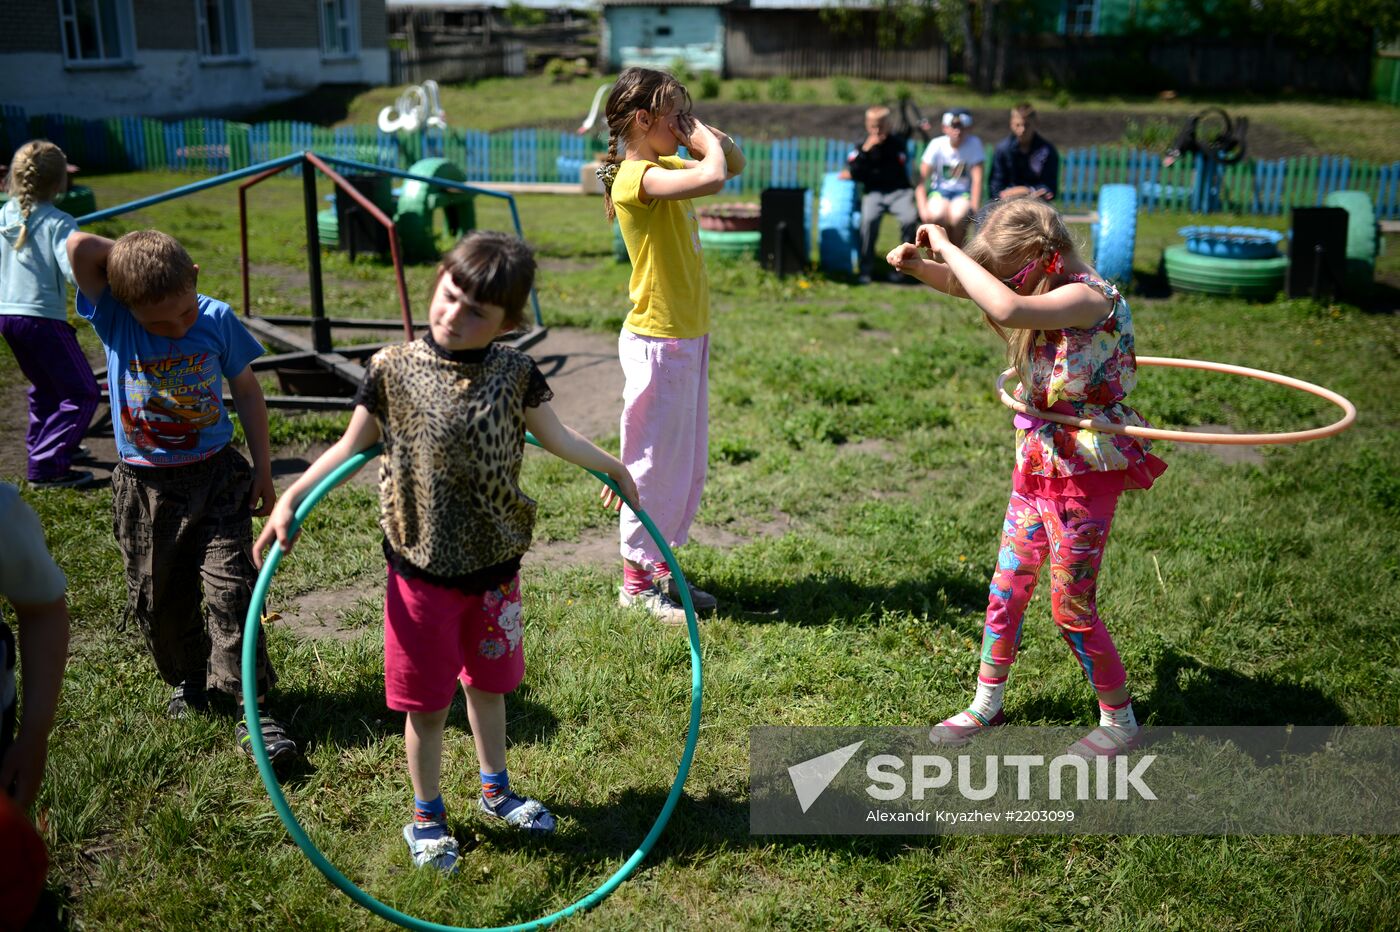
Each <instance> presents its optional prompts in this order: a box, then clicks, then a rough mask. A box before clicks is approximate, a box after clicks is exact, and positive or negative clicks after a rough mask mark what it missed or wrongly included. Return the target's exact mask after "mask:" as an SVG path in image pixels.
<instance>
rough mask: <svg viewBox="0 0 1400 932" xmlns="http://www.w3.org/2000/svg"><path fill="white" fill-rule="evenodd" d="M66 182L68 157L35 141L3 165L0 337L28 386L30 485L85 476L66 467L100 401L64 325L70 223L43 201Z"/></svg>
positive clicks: (74, 481)
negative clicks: (7, 167) (5, 171)
mask: <svg viewBox="0 0 1400 932" xmlns="http://www.w3.org/2000/svg"><path fill="white" fill-rule="evenodd" d="M67 181H68V159H67V158H66V157H64V155H63V150H62V149H60V148H59V147H58V146H56V145H54V144H53V143H51V142H46V141H44V140H37V139H36V140H34V141H33V142H29V143H26V144H24V145H23V146H21V147H20V149H19V151H18V152H16V153H15V156H14V159H13V160H12V161H11V162H10V172H9V183H8V190H9V194H10V199H9V201H7V202H6V203H5V206H4V207H3V208H0V335H3V336H4V337H5V341H6V342H7V343H9V345H10V350H11V351H12V352H13V353H14V354H15V360H16V361H17V362H18V363H19V367H20V370H21V371H22V372H23V373H24V375H25V377H26V378H28V379H29V381H30V383H31V384H32V386H33V387H31V388H30V389H29V432H28V434H27V435H26V438H25V439H26V442H27V445H28V450H29V482H30V484H32V485H34V486H36V487H39V488H58V487H78V486H84V485H87V484H88V483H90V482H92V473H90V472H86V471H81V470H75V469H72V468H70V463H71V462H72V460H73V457H74V456H75V455H76V454H78V453H79V450H80V447H79V443H80V442H81V441H82V439H83V434H85V433H87V429H88V426H89V425H90V424H91V423H92V414H93V411H95V410H96V409H97V402H98V399H99V395H98V391H97V380H96V379H95V378H93V375H92V367H91V366H90V365H88V361H87V357H86V356H84V355H83V351H82V349H81V348H80V347H79V346H78V339H77V332H76V331H75V330H74V329H73V328H72V326H70V325H69V323H68V290H67V285H68V283H71V282H72V281H73V270H72V268H70V266H69V264H68V249H67V242H68V237H69V236H71V235H72V234H73V233H75V232H77V229H78V224H77V222H76V221H75V220H74V219H73V218H72V217H71V216H69V215H68V214H66V213H64V212H63V211H61V210H59V209H58V208H57V207H54V206H53V204H51V203H50V201H52V200H53V199H54V198H55V197H57V196H58V193H59V192H60V191H62V190H63V188H64V186H65V185H66V184H67Z"/></svg>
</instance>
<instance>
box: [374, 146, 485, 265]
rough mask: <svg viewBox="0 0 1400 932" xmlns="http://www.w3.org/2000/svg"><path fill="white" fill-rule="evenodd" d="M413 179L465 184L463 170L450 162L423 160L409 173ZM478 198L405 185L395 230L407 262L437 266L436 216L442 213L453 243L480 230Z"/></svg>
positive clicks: (416, 183)
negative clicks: (477, 209)
mask: <svg viewBox="0 0 1400 932" xmlns="http://www.w3.org/2000/svg"><path fill="white" fill-rule="evenodd" d="M408 172H409V174H411V175H421V176H423V177H425V178H441V179H443V180H444V181H456V182H460V183H463V184H465V183H466V180H467V176H466V175H465V174H463V172H462V169H460V168H458V167H457V165H456V164H455V163H453V162H449V161H448V160H447V159H419V160H418V161H417V162H414V163H413V165H412V166H411V167H410V168H409V169H408ZM475 198H476V195H474V194H472V193H470V192H468V191H458V190H455V189H453V188H440V187H438V186H437V185H430V184H428V183H426V182H423V181H414V180H409V181H405V182H404V185H403V190H402V191H401V192H400V193H399V201H398V206H397V210H396V212H395V214H394V226H395V227H397V228H398V231H399V244H400V245H401V246H402V247H403V261H405V262H436V261H437V260H438V258H439V256H440V253H439V251H438V247H437V237H436V236H435V234H434V232H433V214H434V213H435V212H436V211H439V210H441V211H442V218H443V226H444V227H445V228H446V230H447V233H448V234H449V235H450V237H451V238H452V240H453V241H456V240H459V239H461V238H462V237H463V236H465V235H467V233H469V232H470V231H471V230H473V229H474V228H475V227H476V207H475Z"/></svg>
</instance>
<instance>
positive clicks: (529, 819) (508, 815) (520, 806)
mask: <svg viewBox="0 0 1400 932" xmlns="http://www.w3.org/2000/svg"><path fill="white" fill-rule="evenodd" d="M476 804H477V807H478V808H480V809H481V811H482V813H483V814H485V815H486V817H487V818H490V819H500V820H502V821H503V822H505V823H506V824H507V825H509V826H511V827H512V828H518V829H521V830H522V831H526V832H529V833H530V834H532V835H548V834H550V833H551V832H553V831H554V826H555V822H554V815H553V814H552V813H551V812H550V811H549V810H548V809H546V808H545V807H544V803H542V802H540V801H539V800H538V799H523V798H521V797H519V796H517V795H516V794H514V793H506V794H504V795H502V796H501V797H500V798H499V799H497V800H496V801H495V802H492V801H490V800H488V799H487V798H486V797H485V795H482V796H478V797H477V800H476Z"/></svg>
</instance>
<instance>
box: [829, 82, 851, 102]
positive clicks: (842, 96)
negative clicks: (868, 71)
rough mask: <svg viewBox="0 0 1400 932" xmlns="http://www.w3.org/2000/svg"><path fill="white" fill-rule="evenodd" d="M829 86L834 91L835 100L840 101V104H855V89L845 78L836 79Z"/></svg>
mask: <svg viewBox="0 0 1400 932" xmlns="http://www.w3.org/2000/svg"><path fill="white" fill-rule="evenodd" d="M831 86H832V89H833V90H835V91H836V99H837V100H839V101H841V103H843V104H853V103H855V102H856V99H857V95H856V88H855V85H854V84H852V83H851V82H850V81H847V80H846V79H845V78H837V79H836V80H835V81H834V82H833V83H832V85H831Z"/></svg>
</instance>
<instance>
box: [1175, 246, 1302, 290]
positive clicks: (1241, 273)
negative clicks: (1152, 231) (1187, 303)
mask: <svg viewBox="0 0 1400 932" xmlns="http://www.w3.org/2000/svg"><path fill="white" fill-rule="evenodd" d="M1162 261H1163V263H1164V264H1165V266H1166V270H1167V281H1168V282H1170V283H1171V286H1172V289H1173V290H1174V291H1193V292H1196V293H1198V294H1215V295H1229V296H1232V297H1239V298H1272V297H1273V296H1274V295H1275V294H1277V293H1278V290H1279V289H1280V288H1282V287H1283V276H1284V273H1285V272H1286V271H1287V269H1288V259H1287V258H1285V257H1283V256H1279V257H1277V258H1274V259H1222V258H1220V257H1218V256H1199V255H1196V254H1195V253H1193V252H1191V251H1190V250H1188V249H1187V248H1186V246H1185V244H1183V243H1177V244H1175V245H1173V246H1168V247H1167V249H1166V252H1165V253H1163V255H1162Z"/></svg>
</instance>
